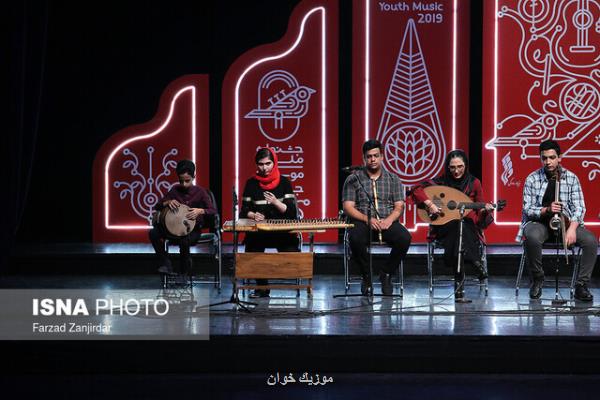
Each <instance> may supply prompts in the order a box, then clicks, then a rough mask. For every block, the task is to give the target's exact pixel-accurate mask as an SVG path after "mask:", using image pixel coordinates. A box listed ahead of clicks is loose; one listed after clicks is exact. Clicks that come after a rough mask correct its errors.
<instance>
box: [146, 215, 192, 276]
mask: <svg viewBox="0 0 600 400" xmlns="http://www.w3.org/2000/svg"><path fill="white" fill-rule="evenodd" d="M201 234H202V233H201V232H199V231H192V232H191V233H190V234H189V235H187V236H182V237H180V238H178V239H171V238H169V241H170V242H171V243H176V244H179V272H181V273H184V272H187V271H189V270H190V268H191V267H192V257H191V255H190V246H191V245H192V244H194V243H196V242H197V241H198V239H200V235H201ZM148 237H149V238H150V242H151V243H152V247H154V252H155V253H156V256H157V257H158V263H159V266H167V267H170V266H171V260H169V254H168V253H167V249H166V248H165V240H166V239H167V234H166V233H165V232H164V230H163V229H162V228H161V227H158V226H155V227H153V228H152V229H150V232H149V233H148Z"/></svg>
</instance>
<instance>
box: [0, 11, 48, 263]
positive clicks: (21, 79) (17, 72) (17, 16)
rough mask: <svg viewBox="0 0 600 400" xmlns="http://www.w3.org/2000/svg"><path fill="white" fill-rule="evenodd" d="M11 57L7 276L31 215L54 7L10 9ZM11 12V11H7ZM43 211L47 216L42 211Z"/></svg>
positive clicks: (6, 149)
mask: <svg viewBox="0 0 600 400" xmlns="http://www.w3.org/2000/svg"><path fill="white" fill-rule="evenodd" d="M7 8H8V12H7V16H8V19H7V24H8V27H9V30H8V31H9V34H8V35H7V38H8V40H7V43H6V47H5V48H6V49H7V52H6V56H5V57H4V60H10V61H9V62H8V68H9V71H8V81H9V82H8V85H7V86H8V93H9V99H8V110H9V112H8V120H9V121H8V124H7V125H5V126H8V129H7V131H5V132H4V134H3V135H2V136H3V139H4V141H5V145H4V146H2V148H3V149H4V150H3V151H4V154H3V155H2V159H3V160H4V166H3V168H2V173H3V175H4V179H2V182H5V184H7V186H5V187H8V193H7V195H6V196H3V197H4V198H5V203H4V205H5V208H4V211H3V213H4V216H5V217H4V218H3V220H4V222H3V223H2V224H1V225H2V247H3V248H2V249H1V252H0V254H1V255H2V260H1V262H2V265H1V268H2V270H3V269H4V268H5V267H6V265H7V262H8V256H9V252H10V249H11V248H12V246H13V244H14V241H15V236H16V232H17V230H18V229H19V227H20V225H21V221H22V217H23V213H24V211H25V204H26V199H27V196H28V194H29V189H30V184H31V174H32V168H33V163H34V159H35V156H36V144H37V141H38V133H39V122H40V112H41V103H42V98H43V95H44V75H45V66H46V44H47V27H48V3H47V2H46V1H27V0H26V1H23V2H14V3H9V5H8V7H7ZM5 12H6V11H5ZM40 211H41V210H40Z"/></svg>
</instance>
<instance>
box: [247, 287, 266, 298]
mask: <svg viewBox="0 0 600 400" xmlns="http://www.w3.org/2000/svg"><path fill="white" fill-rule="evenodd" d="M270 294H271V291H270V290H268V289H267V290H265V289H256V290H255V291H253V292H252V293H250V295H249V296H248V297H250V298H251V299H258V298H262V297H270Z"/></svg>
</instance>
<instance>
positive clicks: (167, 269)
mask: <svg viewBox="0 0 600 400" xmlns="http://www.w3.org/2000/svg"><path fill="white" fill-rule="evenodd" d="M158 273H159V274H163V275H176V274H175V271H173V267H172V266H170V265H161V266H160V267H158Z"/></svg>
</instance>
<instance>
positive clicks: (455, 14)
mask: <svg viewBox="0 0 600 400" xmlns="http://www.w3.org/2000/svg"><path fill="white" fill-rule="evenodd" d="M456 2H457V0H454V7H453V10H452V19H453V22H452V148H453V149H456V51H457V50H456V48H457V46H458V44H457V40H456V33H457V30H458V28H457V25H458V12H457V7H458V5H457V3H456Z"/></svg>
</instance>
